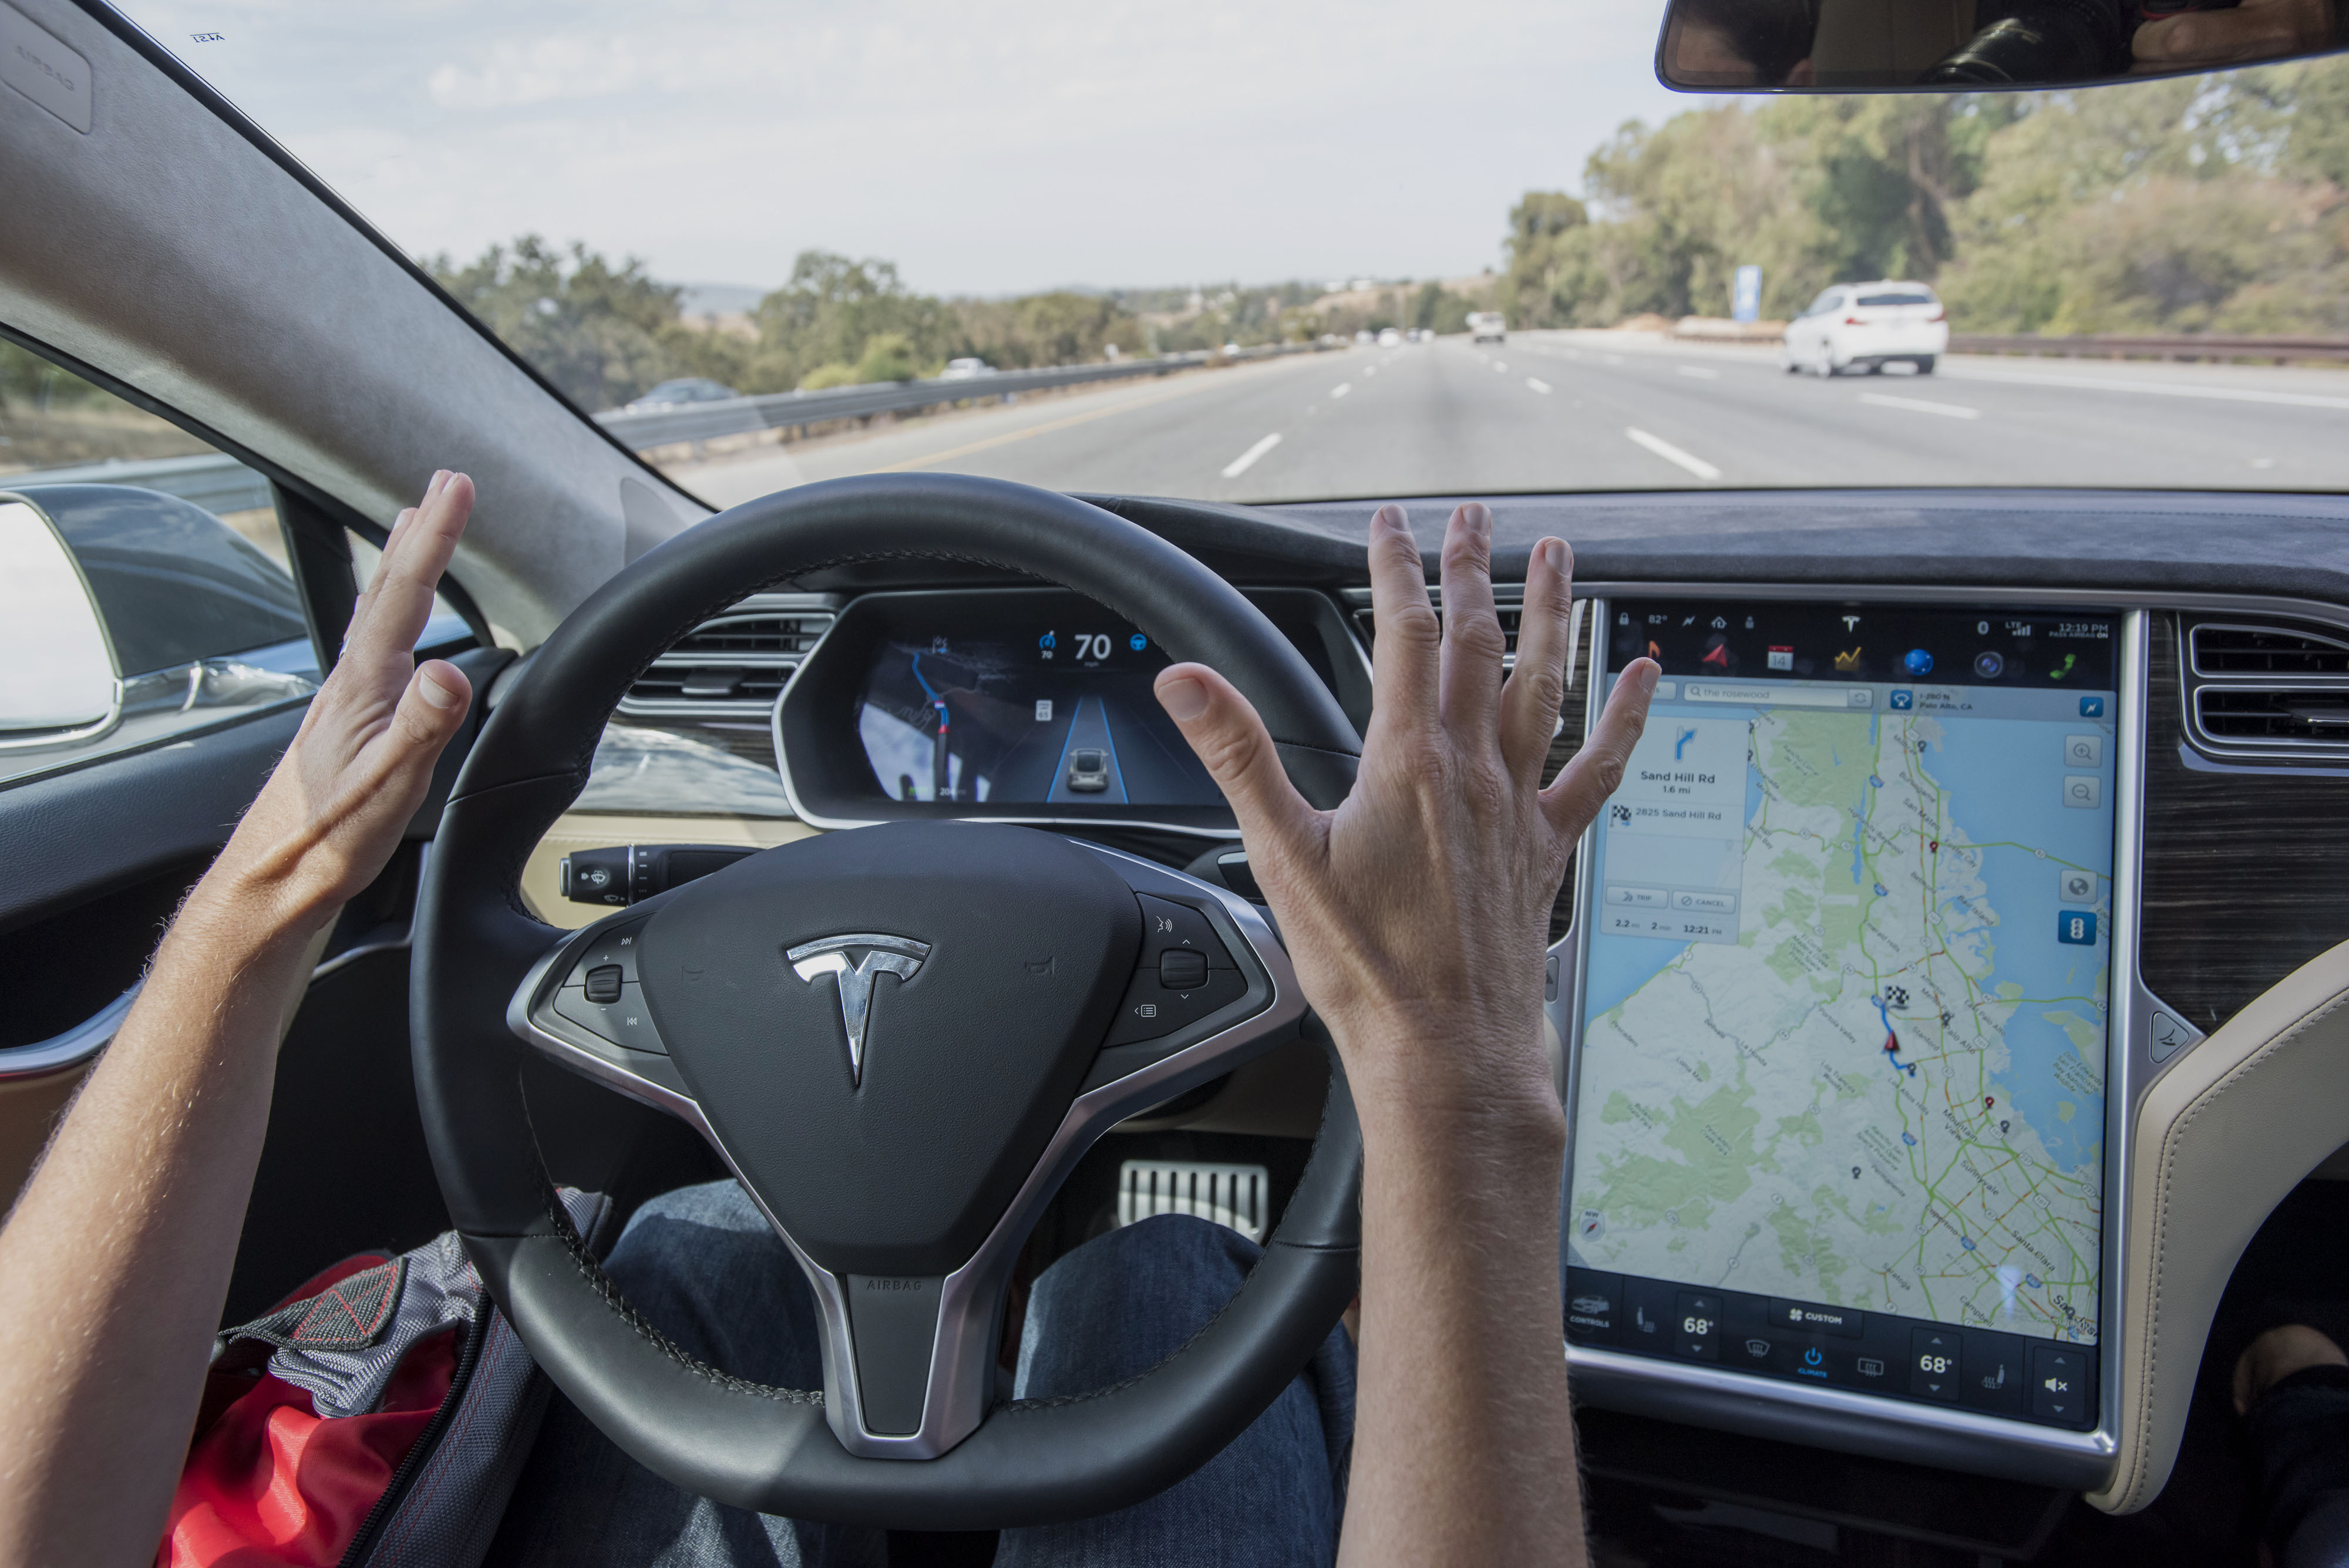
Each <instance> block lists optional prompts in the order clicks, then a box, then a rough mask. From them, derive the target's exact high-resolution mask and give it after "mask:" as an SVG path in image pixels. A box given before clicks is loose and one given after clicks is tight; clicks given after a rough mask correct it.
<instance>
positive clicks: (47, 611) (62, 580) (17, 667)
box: [0, 498, 122, 749]
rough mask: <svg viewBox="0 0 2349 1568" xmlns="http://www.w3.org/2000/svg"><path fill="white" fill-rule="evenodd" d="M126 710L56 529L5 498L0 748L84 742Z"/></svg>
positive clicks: (93, 614) (109, 655)
mask: <svg viewBox="0 0 2349 1568" xmlns="http://www.w3.org/2000/svg"><path fill="white" fill-rule="evenodd" d="M121 715H122V682H121V681H120V680H118V679H117V678H116V675H115V670H114V654H113V651H112V649H110V648H109V646H108V644H107V640H106V628H105V626H104V624H103V623H102V622H101V621H100V620H99V619H98V607H97V606H96V604H94V603H93V602H92V600H91V598H90V593H89V585H88V584H87V583H85V582H84V581H83V580H82V576H81V570H80V568H79V567H78V566H75V564H74V558H73V556H72V555H71V554H70V553H69V552H67V549H66V546H65V543H64V541H63V540H61V539H59V538H58V537H57V530H56V529H54V528H52V527H51V526H50V525H49V520H48V519H47V517H45V516H43V515H42V514H41V513H40V512H38V511H37V510H36V509H35V508H34V507H32V506H30V505H27V504H26V503H24V502H22V501H16V500H13V499H6V498H0V749H17V748H23V747H26V746H50V745H57V744H59V743H63V742H74V741H87V740H88V739H90V738H91V737H93V736H95V735H98V734H100V733H102V732H105V731H106V730H107V729H109V728H110V727H111V726H112V725H113V724H114V723H115V722H116V721H118V720H119V718H120V717H121Z"/></svg>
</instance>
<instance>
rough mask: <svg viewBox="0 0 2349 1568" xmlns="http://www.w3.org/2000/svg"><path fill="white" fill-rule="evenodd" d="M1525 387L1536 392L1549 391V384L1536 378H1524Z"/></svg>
mask: <svg viewBox="0 0 2349 1568" xmlns="http://www.w3.org/2000/svg"><path fill="white" fill-rule="evenodd" d="M1526 386H1528V387H1531V388H1532V389H1534V390H1535V391H1537V392H1547V391H1548V390H1549V383H1548V382H1547V381H1545V380H1543V379H1540V378H1539V377H1537V376H1527V377H1526Z"/></svg>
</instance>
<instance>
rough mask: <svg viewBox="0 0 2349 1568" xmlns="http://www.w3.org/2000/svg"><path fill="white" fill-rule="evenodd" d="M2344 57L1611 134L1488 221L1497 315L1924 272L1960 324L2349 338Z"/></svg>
mask: <svg viewBox="0 0 2349 1568" xmlns="http://www.w3.org/2000/svg"><path fill="white" fill-rule="evenodd" d="M2344 187H2349V58H2333V59H2325V60H2317V61H2313V62H2309V63H2305V64H2299V65H2289V66H2279V67H2265V68H2261V69H2256V70H2246V71H2239V72H2233V73H2230V74H2228V75H2225V76H2220V77H2215V78H2185V79H2180V80H2178V81H2165V82H2158V83H2143V84H2132V85H2129V86H2127V87H2121V88H2104V89H2099V90H2092V91H2085V92H2074V93H2057V94H2045V95H2013V96H2000V95H1989V94H1982V95H1964V96H1960V97H1952V98H1936V97H1908V96H1899V97H1880V98H1847V99H1826V98H1787V99H1778V100H1775V101H1774V102H1771V103H1768V104H1766V105H1764V106H1762V107H1759V108H1748V107H1746V106H1745V105H1744V104H1741V103H1730V104H1726V105H1723V107H1720V108H1715V109H1693V110H1691V111H1690V112H1688V113H1685V114H1679V115H1675V116H1673V117H1672V118H1671V119H1669V120H1666V121H1665V122H1664V123H1663V124H1661V125H1660V126H1656V127H1653V128H1651V127H1649V126H1646V125H1643V124H1640V122H1638V121H1633V122H1631V123H1630V124H1628V125H1626V126H1624V127H1623V129H1622V130H1620V131H1619V132H1618V133H1617V134H1616V135H1615V137H1614V138H1613V139H1612V140H1609V141H1608V142H1607V143H1606V144H1605V145H1603V146H1601V147H1600V148H1599V150H1598V151H1596V152H1594V153H1592V154H1591V156H1590V159H1589V161H1588V163H1587V164H1586V165H1585V168H1584V171H1583V190H1584V193H1585V197H1586V200H1577V199H1576V198H1574V197H1571V196H1568V195H1563V194H1560V193H1557V192H1541V191H1535V192H1526V197H1525V199H1524V200H1523V201H1522V202H1519V203H1518V205H1517V206H1516V208H1515V209H1513V210H1512V212H1511V213H1510V214H1509V230H1508V234H1507V236H1506V248H1507V252H1508V258H1509V269H1508V274H1507V276H1506V280H1505V282H1504V284H1503V287H1502V296H1503V299H1504V301H1505V303H1504V305H1503V308H1504V309H1506V311H1507V312H1508V314H1509V318H1510V325H1511V326H1513V327H1515V326H1526V327H1537V326H1561V327H1564V326H1573V327H1604V326H1611V325H1613V324H1615V323H1617V322H1619V321H1622V320H1624V319H1625V318H1627V317H1633V316H1637V315H1640V314H1643V313H1648V312H1654V313H1657V314H1659V315H1662V316H1666V317H1680V316H1688V315H1702V316H1722V315H1725V314H1727V313H1728V308H1729V295H1730V283H1731V278H1732V275H1733V273H1734V271H1735V269H1736V268H1737V267H1738V266H1739V265H1742V264H1748V263H1751V264H1755V265H1760V266H1761V268H1762V276H1763V297H1762V314H1763V315H1764V317H1788V316H1791V315H1793V314H1794V313H1795V312H1796V311H1798V310H1800V309H1801V308H1802V306H1804V305H1805V304H1806V303H1808V301H1809V300H1810V299H1811V298H1812V297H1813V296H1815V295H1816V293H1817V292H1818V291H1819V290H1820V289H1821V288H1824V287H1826V286H1827V285H1828V284H1831V283H1835V282H1837V281H1843V280H1853V279H1865V278H1872V277H1896V278H1913V279H1917V280H1920V281H1923V282H1929V283H1932V284H1933V285H1934V286H1936V288H1937V289H1938V290H1939V292H1940V295H1941V296H1942V298H1943V299H1944V300H1945V301H1946V302H1947V303H1948V306H1949V310H1950V317H1951V322H1952V323H1953V324H1955V325H1956V326H1957V327H1958V328H1959V329H1960V330H1961V331H1967V332H2042V333H2071V332H2148V331H2168V332H2181V331H2212V332H2292V333H2321V334H2339V333H2349V190H2344Z"/></svg>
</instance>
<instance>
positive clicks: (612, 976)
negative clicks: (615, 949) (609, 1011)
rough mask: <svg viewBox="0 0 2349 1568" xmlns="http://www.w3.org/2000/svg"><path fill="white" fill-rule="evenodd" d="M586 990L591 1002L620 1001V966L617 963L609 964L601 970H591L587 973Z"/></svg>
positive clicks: (600, 968)
mask: <svg viewBox="0 0 2349 1568" xmlns="http://www.w3.org/2000/svg"><path fill="white" fill-rule="evenodd" d="M584 990H585V995H586V998H587V1000H588V1001H590V1002H617V1001H619V1000H620V966H619V965H618V964H616V963H607V964H604V965H602V966H601V967H599V968H596V969H591V970H589V971H587V984H586V985H585V988H584Z"/></svg>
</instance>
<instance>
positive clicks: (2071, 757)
mask: <svg viewBox="0 0 2349 1568" xmlns="http://www.w3.org/2000/svg"><path fill="white" fill-rule="evenodd" d="M2104 765H2105V738H2104V737H2103V736H2102V735H2066V736H2064V766H2065V767H2067V768H2100V767H2103V766H2104Z"/></svg>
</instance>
